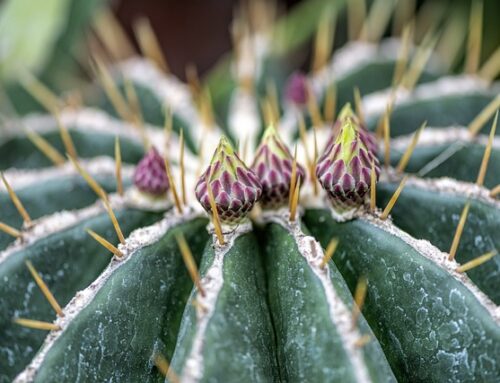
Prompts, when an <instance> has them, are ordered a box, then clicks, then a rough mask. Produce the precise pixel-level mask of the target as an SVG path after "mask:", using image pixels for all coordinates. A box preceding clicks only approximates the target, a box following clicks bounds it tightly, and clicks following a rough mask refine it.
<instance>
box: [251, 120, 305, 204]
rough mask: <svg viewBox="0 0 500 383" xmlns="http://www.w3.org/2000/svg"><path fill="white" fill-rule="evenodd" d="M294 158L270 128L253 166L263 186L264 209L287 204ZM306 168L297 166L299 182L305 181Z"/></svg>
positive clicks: (273, 129) (276, 133)
mask: <svg viewBox="0 0 500 383" xmlns="http://www.w3.org/2000/svg"><path fill="white" fill-rule="evenodd" d="M292 164H293V157H292V155H291V154H290V151H289V150H288V148H287V147H286V146H285V144H284V143H283V141H282V140H281V138H280V137H279V135H278V132H277V131H276V129H275V128H274V127H273V126H272V125H271V126H269V127H268V128H267V129H266V131H265V133H264V136H263V137H262V142H261V143H260V146H259V147H258V148H257V154H256V156H255V159H254V161H253V164H252V170H253V171H254V172H255V174H256V175H257V178H258V179H259V181H260V183H261V184H262V199H261V203H262V206H263V207H264V208H277V207H280V206H281V205H283V204H285V203H286V202H287V200H288V197H289V194H290V180H291V178H292ZM305 174H306V173H305V170H304V168H303V167H302V166H301V165H299V164H297V177H298V179H299V182H303V181H304V179H305Z"/></svg>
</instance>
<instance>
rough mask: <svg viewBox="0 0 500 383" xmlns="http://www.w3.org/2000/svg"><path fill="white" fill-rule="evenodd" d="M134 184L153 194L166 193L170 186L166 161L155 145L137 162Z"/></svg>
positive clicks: (141, 189)
mask: <svg viewBox="0 0 500 383" xmlns="http://www.w3.org/2000/svg"><path fill="white" fill-rule="evenodd" d="M134 185H135V186H136V187H137V188H138V189H139V190H140V191H142V192H144V193H148V194H151V195H153V196H161V195H163V194H165V193H166V191H167V190H168V188H169V187H170V184H169V182H168V177H167V172H166V169H165V161H164V160H163V158H162V156H160V154H159V153H158V151H157V150H156V149H155V148H154V147H152V148H151V149H150V150H149V152H148V153H147V154H146V155H145V156H144V157H143V158H142V159H141V161H139V163H138V164H137V167H136V168H135V173H134Z"/></svg>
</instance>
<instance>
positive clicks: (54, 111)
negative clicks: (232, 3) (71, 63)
mask: <svg viewBox="0 0 500 383" xmlns="http://www.w3.org/2000/svg"><path fill="white" fill-rule="evenodd" d="M322 3H323V1H319V2H314V3H309V2H304V3H301V4H299V5H297V9H296V10H292V11H291V14H290V15H289V16H288V15H285V16H284V18H283V20H279V21H277V20H274V19H273V17H272V15H274V14H275V11H276V10H275V9H273V8H272V7H271V6H270V5H269V4H268V3H266V2H261V1H257V2H250V3H249V4H248V7H249V9H248V10H247V9H245V10H244V11H242V12H241V13H240V12H238V13H237V20H236V21H235V23H234V28H232V32H233V33H234V36H233V37H234V44H235V49H234V54H233V55H231V57H230V58H229V60H228V62H229V63H230V64H228V62H222V63H221V64H218V66H217V67H216V70H214V71H213V72H211V73H210V74H209V75H208V76H207V77H206V78H205V79H204V80H203V81H201V80H200V79H199V78H198V76H197V73H196V70H194V69H193V68H189V70H187V76H186V77H187V78H188V83H187V84H184V83H183V82H182V81H180V80H179V79H177V78H176V76H175V75H174V74H172V73H171V72H170V71H169V65H168V64H167V61H166V60H165V58H164V57H163V53H162V52H161V50H160V49H159V44H158V41H157V40H156V37H155V35H154V33H153V31H152V29H151V25H150V24H149V22H147V20H141V21H140V22H138V24H137V28H135V32H136V34H137V36H136V37H137V41H138V43H139V44H138V46H139V47H140V48H141V52H142V53H143V56H144V57H140V56H138V55H135V54H132V53H133V51H130V52H128V53H125V51H123V52H120V49H123V47H125V46H128V45H130V47H132V46H133V45H132V44H127V43H126V42H123V41H122V42H121V43H120V44H118V43H116V42H117V41H120V38H118V37H117V38H118V40H114V39H111V40H113V41H115V43H116V46H115V43H113V44H111V45H110V43H109V42H110V39H109V38H107V37H108V36H106V35H102V34H103V33H105V31H110V29H109V28H102V25H101V26H100V27H95V28H94V27H93V28H94V29H93V31H92V35H93V34H96V35H97V36H98V37H99V40H100V41H101V42H102V44H103V47H102V48H103V50H104V52H105V53H108V54H107V55H106V57H108V56H109V57H120V60H118V62H114V63H113V62H112V63H111V64H110V65H104V64H103V60H100V59H98V58H97V59H96V60H95V64H96V65H95V69H96V75H97V76H96V78H97V80H98V81H97V82H96V83H91V84H88V87H89V89H90V92H89V94H88V97H87V96H85V104H86V105H88V106H83V105H82V104H81V102H80V101H78V99H77V98H75V99H73V98H71V97H66V95H61V96H59V95H58V94H55V93H53V92H52V91H51V89H50V87H49V86H46V85H45V84H43V83H42V82H41V81H39V80H37V79H36V78H35V77H34V76H28V77H27V79H26V80H24V81H23V83H22V84H21V85H19V86H23V87H24V90H26V93H27V95H28V96H29V97H30V98H31V99H32V100H31V101H33V102H32V103H31V104H32V105H31V106H30V105H28V104H24V101H23V99H20V98H18V97H17V96H16V92H11V90H10V88H9V87H7V88H6V94H7V95H8V96H9V98H12V100H10V101H11V103H12V105H13V106H14V107H15V108H16V109H18V110H19V113H21V111H23V113H24V111H28V110H31V109H33V108H34V111H35V112H38V113H35V114H30V113H27V114H26V115H24V114H23V113H21V114H22V115H20V116H17V115H15V114H12V115H11V114H10V113H7V114H6V115H5V116H4V115H3V113H4V112H3V109H2V121H5V123H4V125H5V129H4V131H5V134H3V135H1V136H0V153H1V155H0V170H1V176H2V177H1V178H2V182H0V205H1V206H2V208H1V210H0V296H2V299H1V300H0V328H2V331H0V382H2V383H3V382H9V381H14V382H17V383H21V382H22V383H25V382H44V383H45V382H73V381H116V382H122V381H148V382H150V381H165V382H188V383H194V382H207V381H217V382H225V381H238V380H240V381H245V382H247V381H248V382H254V381H255V382H260V381H276V382H281V381H314V382H315V381H318V382H321V381H332V382H353V383H354V382H396V381H404V382H407V381H415V382H422V381H439V382H472V381H481V382H497V381H499V380H500V361H499V360H498V359H499V358H498V355H500V346H499V345H500V308H499V306H498V305H499V304H500V295H499V291H500V289H499V281H500V272H499V270H500V257H499V256H498V254H497V252H498V249H499V248H500V237H499V236H498V227H500V226H499V225H500V202H499V199H498V198H499V196H500V186H499V185H498V174H500V141H499V134H500V131H499V130H498V129H497V122H498V121H497V120H498V108H499V107H500V98H499V96H498V93H499V90H500V85H499V84H498V82H495V81H494V80H495V78H497V77H498V70H494V68H496V67H497V65H496V63H497V62H498V54H497V53H496V54H495V53H493V54H492V56H491V58H489V59H487V60H486V61H485V62H481V60H479V57H481V54H480V53H481V52H480V51H479V53H478V51H477V49H475V48H472V47H473V46H476V47H480V46H481V41H480V39H481V33H479V34H478V33H477V28H481V22H482V21H481V20H482V19H481V18H478V15H479V14H480V12H482V9H481V7H480V6H478V5H477V4H476V3H475V2H474V3H473V6H472V7H471V20H470V23H471V25H470V28H467V27H466V26H463V25H462V28H461V31H460V35H461V36H462V39H463V40H465V37H466V33H468V30H471V32H470V36H469V39H471V40H470V41H469V45H468V47H469V48H470V49H469V48H468V49H465V50H463V51H465V57H464V60H462V57H461V56H460V55H462V53H458V50H457V52H452V49H451V48H450V45H449V44H445V42H446V41H448V40H447V39H446V38H445V36H449V35H450V33H451V31H452V29H453V28H451V25H455V24H454V23H453V22H450V23H444V24H443V25H441V23H439V27H438V24H436V26H435V27H436V28H434V30H443V34H442V37H439V36H437V35H435V34H434V35H433V34H432V33H429V34H428V35H426V36H425V37H423V38H422V36H417V35H418V34H419V33H413V32H412V30H411V28H405V27H403V26H404V25H406V24H407V23H408V20H406V19H405V20H403V19H404V17H403V16H402V15H403V14H405V12H403V11H402V10H401V9H399V8H398V7H399V6H404V5H405V4H406V1H403V0H402V1H400V2H398V4H397V5H394V4H393V5H390V6H389V5H388V4H389V3H387V4H386V3H385V2H379V3H380V4H379V3H376V4H373V6H372V7H370V9H369V14H368V15H365V14H364V11H363V12H362V10H361V8H364V7H361V8H359V7H358V8H359V9H357V8H356V7H354V6H352V4H350V3H349V4H348V6H347V14H348V16H349V17H348V28H349V31H348V32H349V33H348V34H349V36H350V41H348V42H347V43H346V44H345V46H343V47H341V48H340V49H338V50H335V51H334V52H333V53H332V47H333V37H332V36H333V24H332V22H331V21H332V20H333V17H343V16H342V13H340V10H341V7H342V6H343V5H342V1H341V2H337V3H335V4H329V5H328V6H326V5H322ZM325 4H326V2H325ZM478 4H479V3H478ZM406 5H408V4H406ZM426 5H427V3H426V2H425V3H424V5H423V7H425V6H426ZM392 12H393V13H394V16H393V21H394V25H393V29H394V31H395V33H396V36H397V37H394V38H383V39H382V37H381V36H382V34H383V32H384V30H387V29H388V28H386V27H387V25H388V24H387V23H388V22H389V20H390V19H391V15H392ZM334 14H335V15H334ZM106 15H107V16H106V17H108V18H106V17H103V18H101V17H97V18H96V21H95V22H96V23H97V24H98V23H99V22H102V21H100V20H104V19H106V20H108V21H109V17H110V15H109V14H106ZM457 15H458V12H457V11H455V10H452V11H450V13H449V17H450V19H451V20H455V18H457V17H458V16H457ZM255 16H257V17H255ZM461 16H463V15H461ZM309 17H311V19H309ZM458 19H459V18H457V19H456V20H458ZM414 20H415V23H416V24H417V25H416V26H415V31H421V30H423V29H425V28H423V26H424V24H425V23H424V22H423V21H425V20H423V19H422V18H421V17H415V18H414ZM298 21H300V23H299V24H297V22H298ZM282 22H283V23H282ZM290 23H291V24H290ZM420 23H422V24H420ZM97 24H96V25H97ZM111 24H114V23H111ZM117 25H118V24H117ZM339 25H342V23H339ZM285 27H286V28H285ZM316 27H317V31H316V38H315V39H313V40H314V48H313V51H312V56H313V57H312V66H311V72H309V73H305V72H302V71H294V69H292V62H294V61H295V59H296V57H295V55H292V54H290V52H293V51H294V50H296V48H297V45H296V44H299V45H300V43H302V42H304V41H305V39H306V38H309V37H311V35H312V33H313V32H314V31H315V29H316ZM455 27H456V25H455ZM110 28H111V30H112V29H113V28H117V26H116V25H115V26H114V27H110ZM426 28H427V27H426ZM448 28H451V29H448ZM431 29H432V28H431ZM292 30H293V31H298V32H297V33H296V34H295V32H294V36H292V37H293V38H288V37H291V36H288V34H290V31H292ZM474 31H475V32H474ZM114 32H115V33H114V36H124V34H123V33H120V31H114ZM299 32H300V33H299ZM457 33H458V32H457V31H456V29H453V34H454V35H455V34H457ZM412 35H414V36H412ZM478 38H479V41H476V40H477V39H478ZM474 39H476V40H474ZM337 40H338V38H337ZM473 40H474V41H473ZM448 42H449V41H448ZM473 43H474V44H473ZM413 44H415V45H413ZM84 45H85V44H84ZM87 45H89V46H91V44H87ZM120 47H121V48H120ZM131 49H132V48H131ZM118 53H120V54H118ZM89 54H91V55H94V52H89ZM483 56H484V55H483ZM462 61H464V62H465V66H466V73H465V74H463V75H462V74H450V73H452V70H451V69H452V68H451V66H452V64H451V62H457V63H458V62H462ZM297 67H299V66H298V65H297ZM456 69H458V68H453V73H457V72H456ZM43 78H44V77H43ZM50 85H52V84H50ZM44 109H46V111H47V112H48V113H45V112H46V111H45V110H44ZM4 117H5V118H4ZM20 125H22V126H24V127H25V128H26V129H19V126H20ZM232 143H235V144H237V145H236V146H234V147H233V145H232ZM291 149H293V150H291ZM303 165H307V166H303ZM61 308H62V309H61Z"/></svg>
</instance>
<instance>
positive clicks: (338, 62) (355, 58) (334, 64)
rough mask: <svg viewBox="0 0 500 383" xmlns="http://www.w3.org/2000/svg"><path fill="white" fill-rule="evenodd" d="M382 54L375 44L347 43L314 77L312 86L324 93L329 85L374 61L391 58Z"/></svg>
mask: <svg viewBox="0 0 500 383" xmlns="http://www.w3.org/2000/svg"><path fill="white" fill-rule="evenodd" d="M381 45H383V43H382V44H381ZM380 52H381V51H379V50H378V46H377V45H375V44H371V43H367V42H363V41H353V42H349V43H347V44H346V45H344V46H343V47H342V48H340V49H339V50H338V51H337V52H335V54H334V55H333V58H332V60H331V62H330V63H329V64H328V65H327V66H326V67H325V68H323V69H322V70H320V71H319V72H318V73H317V74H315V75H314V76H313V78H312V79H311V84H312V86H313V89H314V91H315V92H316V93H318V92H319V93H322V91H323V90H324V89H325V87H326V85H327V84H330V83H331V82H332V81H334V80H338V79H340V78H342V77H345V76H347V75H349V74H350V73H352V72H354V71H355V70H357V69H359V68H360V67H362V66H363V65H366V64H367V63H370V62H373V61H374V59H375V60H377V59H380V60H384V61H385V60H387V58H389V57H383V56H379V53H380ZM394 57H395V56H394Z"/></svg>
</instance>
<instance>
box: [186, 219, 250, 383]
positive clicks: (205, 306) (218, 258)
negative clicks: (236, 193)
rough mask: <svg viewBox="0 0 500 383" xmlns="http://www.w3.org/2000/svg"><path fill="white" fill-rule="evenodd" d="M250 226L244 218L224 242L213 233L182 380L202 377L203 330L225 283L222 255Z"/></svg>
mask: <svg viewBox="0 0 500 383" xmlns="http://www.w3.org/2000/svg"><path fill="white" fill-rule="evenodd" d="M251 230H252V224H251V223H250V222H249V221H247V222H245V223H243V224H241V225H239V226H237V228H236V229H234V230H233V231H231V232H228V233H227V234H224V240H225V241H226V243H225V244H224V245H222V246H221V245H219V244H218V241H217V237H216V236H215V235H212V238H213V239H212V240H213V243H214V247H215V254H214V259H213V262H212V265H211V266H210V268H209V269H208V270H207V272H206V273H205V276H204V277H203V278H202V279H201V281H200V282H201V285H202V287H203V290H204V292H205V296H203V295H201V294H200V293H198V294H197V295H196V302H197V303H198V304H197V306H198V307H197V310H196V329H195V334H194V337H193V342H192V346H191V350H190V352H189V355H188V356H187V358H186V362H185V364H184V367H183V370H182V377H181V380H182V382H183V383H195V382H198V381H199V380H200V379H201V378H203V346H204V344H205V333H206V331H207V328H208V323H209V322H210V319H211V318H212V316H213V313H214V310H215V306H216V304H217V298H218V296H219V293H220V291H221V289H222V286H223V285H224V255H225V254H226V253H227V252H228V251H229V250H231V248H232V247H233V245H234V241H235V240H236V239H237V238H238V237H240V236H241V235H243V234H245V233H248V232H250V231H251Z"/></svg>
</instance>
